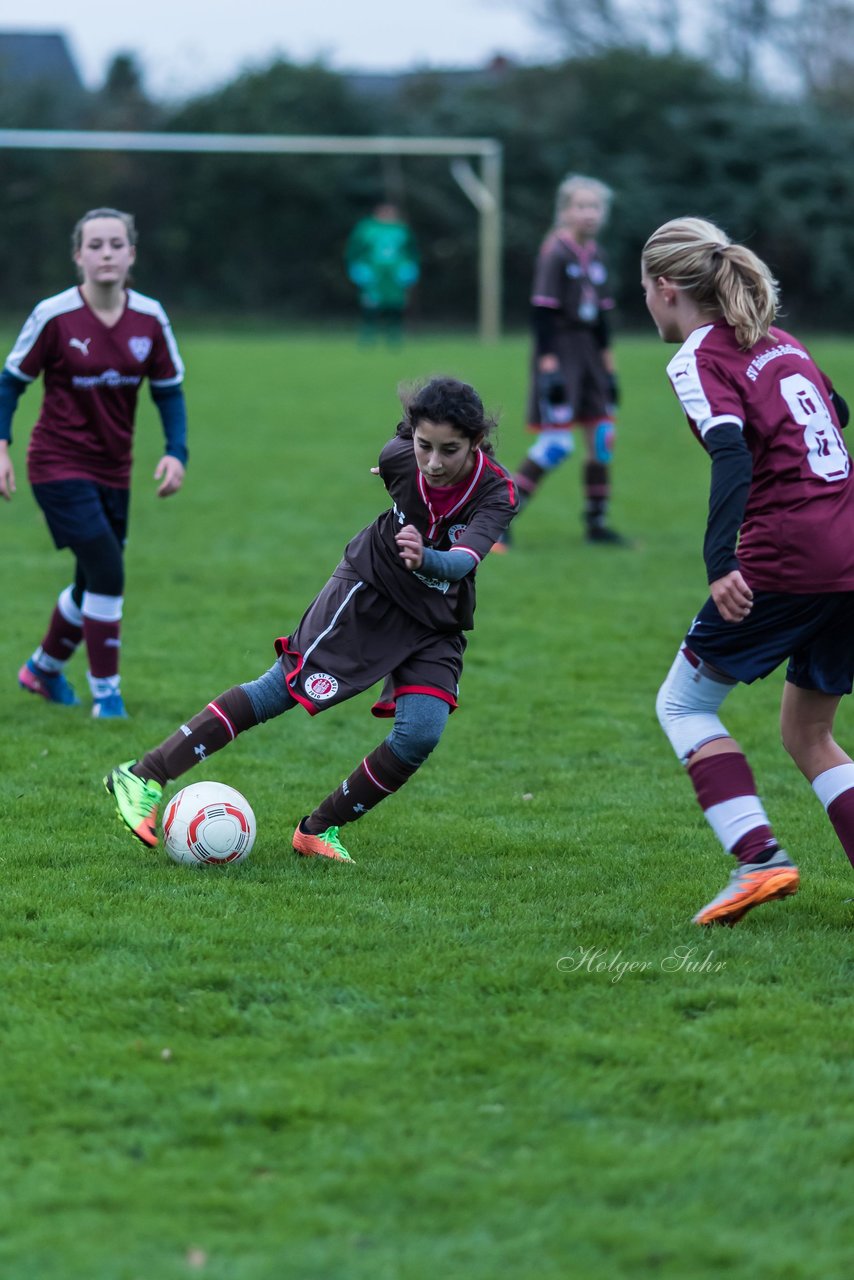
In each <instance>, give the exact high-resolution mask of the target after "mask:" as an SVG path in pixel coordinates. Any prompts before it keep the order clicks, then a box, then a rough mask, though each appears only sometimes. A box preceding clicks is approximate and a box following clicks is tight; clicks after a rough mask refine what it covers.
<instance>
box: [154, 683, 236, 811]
mask: <svg viewBox="0 0 854 1280" xmlns="http://www.w3.org/2000/svg"><path fill="white" fill-rule="evenodd" d="M257 723H258V719H257V717H256V715H255V711H254V709H253V706H252V703H251V702H250V701H249V698H248V696H247V694H246V692H245V690H243V689H241V688H240V686H239V685H235V687H234V688H233V689H227V690H226V691H225V693H221V694H220V695H219V697H218V698H214V700H213V702H209V703H208V705H207V706H206V707H205V709H204V710H203V711H200V712H199V714H198V715H196V716H193V718H192V720H188V721H187V723H186V724H182V725H181V728H180V729H179V730H178V731H177V733H173V734H172V736H171V738H167V739H166V741H165V742H161V744H160V746H159V747H155V748H154V750H153V751H148V752H147V753H146V754H145V755H144V756H143V757H142V759H141V760H140V761H139V762H138V763H137V764H135V765H134V767H133V772H134V773H135V774H137V775H138V776H139V777H140V778H145V779H149V778H153V779H154V781H155V782H159V783H160V785H161V786H165V785H166V783H167V782H168V781H169V780H170V779H171V778H180V776H181V774H182V773H186V772H187V770H188V769H192V767H193V765H194V764H199V763H200V761H202V760H206V759H207V757H208V756H211V755H213V753H214V752H215V751H219V750H220V749H221V748H222V747H225V746H227V745H228V743H229V742H231V741H232V740H233V739H234V738H236V737H237V735H238V733H243V731H244V730H245V729H251V728H253V727H254V726H255V725H256V724H257Z"/></svg>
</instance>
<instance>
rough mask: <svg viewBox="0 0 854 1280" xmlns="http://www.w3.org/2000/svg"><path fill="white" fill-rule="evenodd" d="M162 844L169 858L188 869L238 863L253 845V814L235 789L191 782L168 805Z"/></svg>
mask: <svg viewBox="0 0 854 1280" xmlns="http://www.w3.org/2000/svg"><path fill="white" fill-rule="evenodd" d="M163 841H164V844H165V845H166V852H167V853H168V854H169V857H170V858H172V859H174V861H175V862H183V863H184V864H185V865H187V866H191V867H194V866H199V865H200V864H204V865H208V866H221V865H224V864H225V863H227V862H241V861H242V860H243V859H244V858H245V857H246V856H247V854H248V853H249V851H250V850H251V848H252V846H253V844H254V843H255V814H254V813H253V812H252V807H251V805H250V804H249V801H248V800H247V799H246V797H245V796H242V795H241V794H240V792H239V791H235V789H234V787H226V786H225V785H224V784H223V783H222V782H194V783H191V784H190V786H189V787H184V789H183V791H179V792H178V793H177V795H174V796H173V797H172V799H171V800H170V801H169V803H168V804H167V806H166V812H165V813H164V814H163Z"/></svg>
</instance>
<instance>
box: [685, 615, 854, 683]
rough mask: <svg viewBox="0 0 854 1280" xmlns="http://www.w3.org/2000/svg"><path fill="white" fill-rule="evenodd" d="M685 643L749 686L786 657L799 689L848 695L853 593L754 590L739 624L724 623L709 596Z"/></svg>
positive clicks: (853, 661)
mask: <svg viewBox="0 0 854 1280" xmlns="http://www.w3.org/2000/svg"><path fill="white" fill-rule="evenodd" d="M685 644H686V645H687V646H688V648H689V649H691V650H692V651H693V652H694V653H696V655H697V657H698V658H702V659H703V661H704V662H708V663H709V665H710V666H712V667H715V668H717V670H718V671H722V672H723V673H724V675H728V676H731V677H732V679H733V680H739V681H741V683H742V684H752V683H753V681H754V680H759V679H763V678H764V677H765V676H767V675H770V674H771V672H772V671H774V670H775V668H776V667H779V665H780V663H781V662H785V661H786V659H788V666H787V668H786V679H787V680H788V682H789V683H790V684H793V685H797V687H798V688H799V689H814V690H816V691H817V692H818V693H828V694H840V695H841V694H845V693H850V692H851V689H852V684H854V591H839V592H833V593H831V594H827V595H790V594H788V593H787V592H782V591H756V592H754V595H753V608H752V610H751V611H750V613H749V614H748V615H747V617H746V618H745V619H744V621H743V622H724V620H723V618H722V617H721V615H720V614H719V613H718V610H717V607H716V605H715V603H714V601H713V600H711V599H709V600H707V601H706V603H705V604H704V605H703V607H702V609H701V610H700V612H699V613H698V614H697V616H696V618H695V619H694V621H693V623H692V624H691V629H690V630H689V632H688V634H687V636H686V637H685Z"/></svg>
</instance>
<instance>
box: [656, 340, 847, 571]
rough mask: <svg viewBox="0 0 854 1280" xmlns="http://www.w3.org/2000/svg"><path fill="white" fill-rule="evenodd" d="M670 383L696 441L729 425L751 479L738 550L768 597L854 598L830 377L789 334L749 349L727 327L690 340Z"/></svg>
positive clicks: (843, 457)
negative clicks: (742, 446) (736, 431)
mask: <svg viewBox="0 0 854 1280" xmlns="http://www.w3.org/2000/svg"><path fill="white" fill-rule="evenodd" d="M667 375H668V377H669V379H670V382H671V384H672V386H673V390H674V391H675V392H676V395H677V396H678V398H679V402H680V404H681V405H682V408H683V410H684V412H685V415H686V417H687V418H688V422H689V424H690V426H691V428H692V430H693V431H694V433H695V435H696V436H697V438H698V439H699V440H700V441H701V442H702V441H703V440H704V438H705V437H706V435H707V434H708V432H709V431H710V430H711V429H712V428H713V427H715V426H718V425H720V424H723V423H731V424H735V425H736V426H738V427H739V428H740V429H741V431H743V433H744V439H745V441H746V443H747V445H748V447H749V449H750V452H751V454H752V456H753V479H752V482H751V486H750V493H749V496H748V499H747V506H746V508H745V513H744V519H743V521H742V525H741V534H740V538H739V544H738V561H739V565H740V567H741V570H742V573H743V574H744V576H745V578H746V579H747V581H748V582H749V584H750V586H751V587H753V588H754V589H756V590H761V591H785V592H791V593H802V592H830V591H851V590H854V476H852V474H851V460H850V458H849V456H848V450H847V449H846V447H845V442H844V441H843V439H842V436H841V434H840V430H839V420H838V418H837V415H836V410H835V409H834V407H833V404H832V402H831V399H830V392H831V390H832V386H831V383H830V380H829V378H827V376H826V375H825V374H823V373H822V372H821V370H820V369H818V367H817V366H816V365H815V363H814V362H813V360H812V357H811V356H810V354H809V352H808V351H807V350H806V348H805V347H804V346H803V345H802V344H801V343H800V342H798V341H797V339H796V338H793V337H792V336H791V334H788V333H785V332H784V331H783V330H782V329H776V328H775V329H772V330H771V332H770V335H769V336H768V337H767V338H764V339H762V340H761V341H760V342H758V343H756V345H755V346H753V347H750V348H749V350H747V351H742V350H741V349H740V348H739V346H738V344H737V342H736V340H735V334H734V331H733V329H732V328H731V326H730V325H728V324H727V323H726V322H725V321H723V320H719V321H717V322H716V323H714V324H708V325H703V326H701V327H700V328H698V329H695V330H694V332H693V333H691V334H690V336H689V337H688V339H687V341H686V342H685V343H684V345H683V346H682V347H681V348H680V350H679V352H678V354H677V355H675V356H674V357H673V359H672V360H671V361H670V363H669V364H668V366H667Z"/></svg>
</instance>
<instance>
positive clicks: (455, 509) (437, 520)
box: [104, 378, 518, 862]
mask: <svg viewBox="0 0 854 1280" xmlns="http://www.w3.org/2000/svg"><path fill="white" fill-rule="evenodd" d="M493 425H494V424H493V423H492V422H491V421H490V419H489V418H487V416H486V415H485V413H484V409H483V404H482V403H481V400H480V397H479V396H478V394H477V392H476V391H475V390H474V389H473V388H472V387H470V386H468V385H467V384H466V383H462V382H457V381H456V380H455V379H452V378H436V379H433V380H432V381H430V382H428V383H427V384H426V385H425V386H423V387H422V388H421V389H420V390H417V391H416V392H415V393H414V394H412V395H411V396H409V397H408V398H405V399H404V415H403V419H402V421H401V422H400V423H399V425H398V427H397V434H396V435H395V437H394V438H393V439H392V440H391V441H389V443H388V444H386V446H385V447H384V449H383V450H382V453H381V454H380V458H379V466H378V467H375V468H372V470H373V471H374V472H375V473H376V474H379V475H380V476H381V477H382V479H383V482H384V483H385V486H386V489H387V490H388V493H389V496H390V498H391V500H392V505H391V506H390V507H389V508H387V509H386V510H385V511H383V512H382V514H381V515H379V516H378V517H377V519H376V520H375V521H374V522H373V524H371V525H369V526H368V527H367V528H366V529H363V530H362V531H361V533H357V534H356V536H355V537H354V538H353V539H352V540H351V541H350V542H349V543H348V544H347V547H346V548H345V551H344V558H343V559H342V561H341V563H340V564H339V565H338V567H337V569H336V570H335V572H334V573H333V575H332V577H331V578H330V579H329V581H328V582H327V584H326V586H325V587H324V588H323V590H322V591H321V592H320V594H319V595H318V596H317V597H316V598H315V600H314V601H313V602H312V604H310V605H309V607H308V609H307V610H306V612H305V613H304V614H303V617H302V620H301V621H300V622H299V624H298V625H297V627H296V629H295V630H294V631H292V632H291V634H290V635H289V636H283V637H280V638H279V639H278V640H277V641H276V642H275V647H276V652H277V654H278V658H277V660H276V661H275V662H274V663H273V665H272V666H271V667H270V669H269V670H268V671H267V672H265V674H263V675H262V676H261V677H260V678H259V679H257V680H253V681H251V682H250V683H248V684H242V685H238V686H236V687H234V688H231V689H228V690H227V691H226V692H225V693H222V694H220V696H219V697H217V698H215V699H214V700H213V701H212V702H210V703H208V705H207V706H206V707H205V708H204V709H203V710H202V711H201V712H199V714H198V715H196V716H194V717H193V718H192V719H191V720H188V721H187V723H186V724H184V725H182V726H181V727H180V729H179V730H178V731H177V733H174V734H173V735H172V736H171V737H170V738H167V739H166V740H165V742H162V743H161V744H160V745H159V746H158V747H156V748H155V749H154V750H153V751H149V752H148V753H147V754H146V755H144V756H143V757H142V759H141V760H140V761H139V762H134V761H129V762H128V763H126V764H123V765H119V766H118V767H117V768H115V769H113V770H112V772H111V773H110V774H109V775H108V776H107V777H106V778H105V779H104V782H105V784H106V786H107V789H108V790H109V791H111V792H112V793H113V796H114V797H115V800H116V804H117V807H118V811H119V814H120V816H121V818H122V820H123V821H124V822H125V823H126V825H127V826H128V827H129V828H130V829H131V831H133V832H134V834H135V835H136V836H137V837H138V838H139V839H140V840H141V841H142V842H143V843H144V844H147V845H152V846H153V845H156V844H157V833H156V819H157V810H158V806H159V804H160V801H161V798H162V789H163V787H164V786H165V784H166V783H167V782H168V781H169V780H170V779H174V778H179V777H180V776H181V775H182V774H183V773H186V772H187V770H188V769H189V768H191V766H192V765H194V764H197V763H198V762H199V760H202V759H207V757H208V756H210V755H212V754H213V752H214V751H218V750H219V749H220V748H221V747H224V746H226V745H227V744H228V743H229V742H231V741H233V739H234V738H236V737H237V735H238V734H239V733H243V732H244V731H245V730H247V729H251V728H253V727H254V726H255V725H256V724H262V723H263V722H264V721H265V720H269V719H271V718H272V717H273V716H278V715H281V714H282V713H283V712H285V711H290V710H291V709H292V708H293V707H295V706H297V705H301V706H303V707H304V708H305V709H306V710H307V711H308V713H309V715H312V716H314V715H317V714H318V713H319V712H321V711H325V710H327V709H328V708H329V707H333V706H335V705H336V704H337V703H339V702H344V701H345V700H346V699H347V698H352V697H353V696H354V695H355V694H357V693H362V692H364V691H365V690H366V689H368V688H370V687H371V685H373V684H375V683H376V681H378V680H384V681H385V685H384V688H383V691H382V694H381V696H380V698H379V700H378V701H377V703H376V704H375V705H374V707H373V712H374V715H377V716H393V717H394V726H393V728H392V731H391V733H390V734H389V736H388V737H387V738H386V739H385V741H384V742H381V743H380V745H379V746H378V747H376V748H374V750H373V751H371V752H369V754H368V755H367V756H366V757H365V758H364V760H362V762H361V763H360V764H359V765H357V767H356V768H355V770H354V771H353V772H352V773H351V774H350V776H349V777H348V778H347V779H346V780H345V781H344V782H342V784H341V786H340V787H338V788H337V789H336V790H335V791H333V792H331V793H330V794H329V795H328V796H327V797H326V799H325V800H323V801H322V802H321V803H320V804H319V805H318V806H317V808H316V809H314V810H313V812H312V813H310V814H309V815H308V816H307V817H306V818H303V820H302V821H301V822H300V823H299V824H298V826H297V829H296V831H295V832H294V836H293V845H294V848H295V849H296V851H297V853H299V854H302V855H303V856H305V857H321V858H331V859H333V860H335V861H338V862H350V861H352V859H351V858H350V855H349V853H348V852H347V850H346V849H345V847H344V845H343V844H342V842H341V838H340V834H339V833H340V829H341V827H343V826H344V825H345V823H348V822H355V821H356V820H357V819H358V818H361V817H362V815H363V814H365V813H366V812H367V811H368V810H369V809H373V808H374V806H375V805H377V804H379V802H380V801H381V800H384V799H385V797H386V796H389V795H392V794H393V793H394V792H395V791H397V790H398V789H399V788H400V787H402V786H403V784H404V783H405V782H406V781H407V780H408V779H409V778H410V777H411V776H412V775H413V774H414V773H415V771H416V770H417V769H418V768H419V767H420V766H421V765H422V764H423V763H424V761H425V760H426V759H427V756H428V755H429V754H430V752H431V751H432V750H433V748H434V747H435V746H436V743H437V742H438V741H439V738H440V736H441V734H442V731H443V729H444V727H445V723H446V721H447V719H448V715H449V713H450V712H451V711H452V710H453V709H454V708H455V707H456V705H457V688H458V682H459V678H460V673H461V671H462V665H463V652H464V650H465V646H466V639H465V635H464V633H465V632H466V631H470V630H471V628H472V626H473V623H474V607H475V570H476V568H477V566H478V565H479V564H480V562H481V560H482V559H483V557H484V556H485V555H486V554H487V553H488V552H489V550H490V549H491V547H492V545H493V543H494V542H495V540H496V539H497V538H498V537H499V535H500V534H501V533H502V531H503V530H504V529H506V527H507V525H508V524H509V523H510V521H511V519H512V518H513V515H514V514H515V511H516V509H517V505H518V504H517V501H516V493H515V488H514V486H513V482H512V480H511V479H510V477H509V475H508V474H507V472H506V471H505V470H504V469H503V467H501V466H499V465H498V463H497V462H496V461H495V460H494V458H493V456H492V448H491V446H490V444H489V439H488V437H489V434H490V431H491V429H492V427H493Z"/></svg>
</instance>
